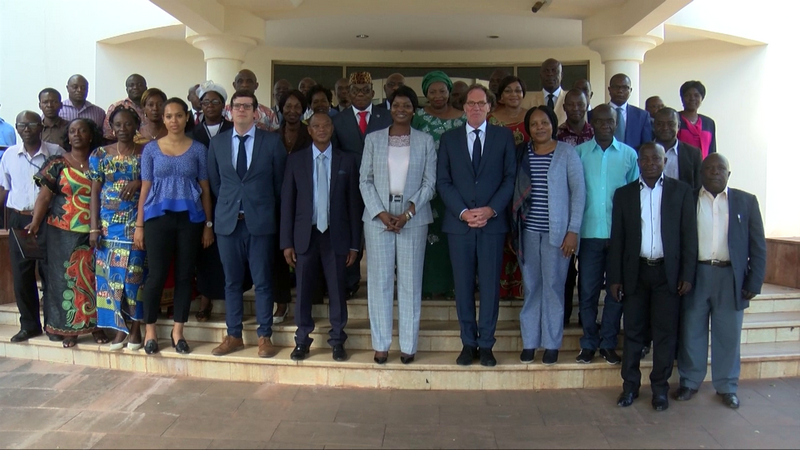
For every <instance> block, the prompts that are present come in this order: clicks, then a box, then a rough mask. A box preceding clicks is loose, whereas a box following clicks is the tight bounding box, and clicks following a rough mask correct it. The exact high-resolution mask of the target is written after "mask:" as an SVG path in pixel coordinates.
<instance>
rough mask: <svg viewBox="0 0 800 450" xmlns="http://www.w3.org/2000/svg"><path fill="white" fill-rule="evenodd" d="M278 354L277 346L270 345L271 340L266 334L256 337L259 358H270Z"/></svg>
mask: <svg viewBox="0 0 800 450" xmlns="http://www.w3.org/2000/svg"><path fill="white" fill-rule="evenodd" d="M277 354H278V348H277V347H275V346H274V345H272V340H271V339H270V338H269V337H268V336H261V337H260V338H258V356H259V357H261V358H272V357H273V356H275V355H277Z"/></svg>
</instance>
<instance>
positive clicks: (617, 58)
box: [588, 35, 664, 106]
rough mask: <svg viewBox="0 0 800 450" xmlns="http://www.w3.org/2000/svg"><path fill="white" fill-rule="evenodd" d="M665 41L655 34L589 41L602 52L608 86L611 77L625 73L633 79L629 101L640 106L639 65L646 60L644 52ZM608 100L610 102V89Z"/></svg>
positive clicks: (609, 37)
mask: <svg viewBox="0 0 800 450" xmlns="http://www.w3.org/2000/svg"><path fill="white" fill-rule="evenodd" d="M662 42H664V40H663V39H662V38H659V37H655V36H650V35H648V36H607V37H600V38H596V39H592V40H591V41H589V43H588V45H589V48H590V49H592V50H594V51H596V52H597V53H599V54H600V61H601V62H602V63H603V65H604V66H605V71H606V76H605V80H606V87H608V84H609V81H610V80H611V77H613V76H614V75H616V74H618V73H624V74H625V75H627V76H628V78H630V79H631V88H632V89H633V91H632V92H631V97H630V98H629V99H628V103H630V104H631V105H634V106H639V66H640V65H641V64H642V63H643V62H644V54H645V53H647V52H648V51H649V50H652V49H654V48H655V47H656V46H657V45H659V44H661V43H662ZM604 91H605V92H606V102H608V101H609V100H610V99H609V96H608V90H607V89H604Z"/></svg>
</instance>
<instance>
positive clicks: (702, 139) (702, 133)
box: [678, 81, 717, 159]
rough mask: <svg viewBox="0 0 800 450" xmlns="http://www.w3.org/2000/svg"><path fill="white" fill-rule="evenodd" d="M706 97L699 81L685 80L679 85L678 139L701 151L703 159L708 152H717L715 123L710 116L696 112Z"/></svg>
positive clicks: (703, 87)
mask: <svg viewBox="0 0 800 450" xmlns="http://www.w3.org/2000/svg"><path fill="white" fill-rule="evenodd" d="M705 97H706V87H705V86H703V83H701V82H699V81H687V82H686V83H683V85H681V101H682V102H683V111H681V113H680V114H681V124H680V129H679V130H678V140H679V141H681V142H685V143H687V144H689V145H693V146H695V147H697V148H699V149H700V150H701V151H702V152H703V159H705V157H706V156H708V154H709V153H716V152H717V137H716V136H717V125H716V124H715V123H714V120H712V119H711V117H708V116H704V115H702V114H698V113H697V110H698V109H699V108H700V105H702V104H703V99H705Z"/></svg>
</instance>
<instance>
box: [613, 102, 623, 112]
mask: <svg viewBox="0 0 800 450" xmlns="http://www.w3.org/2000/svg"><path fill="white" fill-rule="evenodd" d="M608 106H610V107H611V109H612V110H614V112H617V108H622V110H623V111H625V112H627V111H628V102H625V103H623V104H621V105H615V104H614V102H608Z"/></svg>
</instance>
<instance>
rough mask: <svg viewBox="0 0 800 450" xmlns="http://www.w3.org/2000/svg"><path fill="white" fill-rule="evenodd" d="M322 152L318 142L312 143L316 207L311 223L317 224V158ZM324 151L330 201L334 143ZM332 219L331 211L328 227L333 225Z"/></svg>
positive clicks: (313, 210)
mask: <svg viewBox="0 0 800 450" xmlns="http://www.w3.org/2000/svg"><path fill="white" fill-rule="evenodd" d="M322 153H323V151H322V150H320V149H318V148H317V144H311V154H312V155H314V159H313V164H312V167H314V173H313V177H312V180H313V182H314V186H312V187H313V189H314V209H312V212H311V225H316V224H317V197H318V195H317V158H318V157H319V155H321V154H322ZM324 153H325V156H326V158H325V162H324V164H325V170H326V171H327V172H328V201H329V202H330V198H331V190H330V189H331V158H333V145H331V144H330V143H328V147H327V148H326V149H325V151H324ZM328 211H330V205H328ZM330 220H331V215H330V213H329V214H328V228H330V226H331V224H330Z"/></svg>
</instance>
